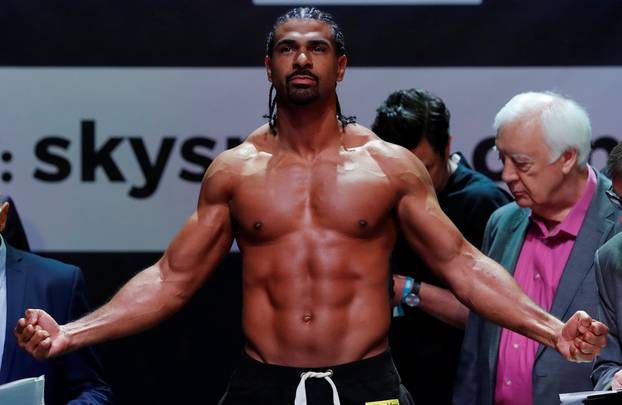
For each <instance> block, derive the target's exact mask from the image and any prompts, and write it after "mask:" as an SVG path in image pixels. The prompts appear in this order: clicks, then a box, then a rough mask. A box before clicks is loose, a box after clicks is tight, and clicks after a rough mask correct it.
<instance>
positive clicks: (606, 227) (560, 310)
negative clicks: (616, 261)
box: [536, 175, 616, 360]
mask: <svg viewBox="0 0 622 405" xmlns="http://www.w3.org/2000/svg"><path fill="white" fill-rule="evenodd" d="M608 186H609V182H608V181H607V180H606V179H605V178H604V177H602V176H601V175H598V183H597V185H596V190H594V196H593V197H592V201H591V202H590V206H589V208H588V211H587V213H586V214H585V219H584V220H583V224H582V225H581V229H580V230H579V234H578V235H577V239H576V240H575V243H574V245H573V247H572V251H571V252H570V256H569V257H568V262H567V263H566V267H565V268H564V272H563V274H562V277H561V279H560V280H559V285H558V286H557V291H556V292H555V298H554V299H553V305H552V306H551V314H552V315H553V316H555V317H556V318H558V319H562V320H563V319H564V318H565V317H566V316H567V315H568V314H567V311H568V308H569V307H570V304H571V303H572V301H573V300H574V297H575V296H576V295H577V292H578V291H579V288H580V287H581V285H582V284H583V280H585V278H586V277H587V275H588V273H589V272H590V269H591V267H592V263H593V262H594V252H596V249H598V248H599V247H600V246H601V245H602V244H603V243H604V242H605V241H606V239H607V237H608V236H609V234H610V233H611V229H612V228H613V226H614V224H615V221H616V211H615V210H614V208H613V207H612V206H611V204H610V203H609V201H608V200H607V197H606V194H605V190H606V189H607V187H608ZM545 348H546V347H545V346H544V345H542V344H541V345H540V346H539V347H538V352H537V353H536V360H537V359H538V357H539V356H540V355H541V354H542V353H543V352H544V349H545Z"/></svg>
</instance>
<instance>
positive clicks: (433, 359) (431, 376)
mask: <svg viewBox="0 0 622 405" xmlns="http://www.w3.org/2000/svg"><path fill="white" fill-rule="evenodd" d="M449 120H450V113H449V110H448V109H447V107H446V106H445V103H444V102H443V100H442V99H441V98H440V97H438V96H436V95H434V94H432V93H430V92H429V91H426V90H422V89H404V90H397V91H395V92H393V93H391V94H390V95H389V97H387V99H386V100H385V101H384V102H383V103H382V105H381V106H380V107H378V109H377V114H376V119H375V120H374V123H373V125H372V130H373V131H374V132H375V133H376V134H377V135H378V136H379V137H380V138H382V139H383V140H385V141H388V142H391V143H394V144H396V145H400V146H402V147H404V148H406V149H408V150H410V151H411V152H412V153H414V154H415V156H417V157H418V158H419V159H420V160H421V162H422V163H423V164H424V166H425V167H426V169H427V170H428V173H430V177H431V178H432V184H434V190H435V191H436V195H437V198H438V202H439V205H440V207H441V209H442V210H443V212H444V213H445V214H446V215H447V216H448V217H449V219H450V220H451V222H453V223H454V225H456V227H457V228H458V229H459V230H460V232H461V233H462V234H463V235H464V237H465V238H466V239H467V240H468V241H469V242H471V243H472V244H473V245H474V246H475V247H477V248H478V249H479V248H480V247H481V244H482V238H483V236H484V229H485V228H486V222H488V218H489V217H490V214H492V213H493V211H495V210H496V209H497V208H499V207H501V206H503V205H505V204H507V203H509V202H510V201H511V200H512V199H511V197H510V195H509V194H508V193H507V192H506V191H505V190H503V189H501V188H500V187H499V186H497V185H496V184H495V183H494V182H493V181H492V180H490V179H489V178H487V177H486V176H484V175H482V174H480V173H477V172H476V171H474V170H472V169H471V168H470V167H468V166H467V164H466V162H465V160H464V158H463V157H462V156H461V154H459V153H456V154H454V155H451V156H450V153H449V152H450V150H451V141H452V137H451V135H450V134H449ZM391 268H392V271H393V273H394V274H399V275H402V276H407V277H408V278H406V279H402V278H396V285H398V291H397V292H396V296H397V298H398V299H399V298H401V297H408V295H409V294H411V292H410V291H404V290H403V288H399V287H401V286H402V285H404V284H405V283H406V282H408V283H410V284H412V285H414V286H415V287H414V288H413V289H412V290H414V291H416V292H417V296H418V297H419V298H420V300H419V302H415V305H414V306H410V305H408V301H406V300H405V301H406V302H403V303H401V306H400V309H402V311H403V312H404V314H405V316H400V317H396V318H394V319H393V320H392V322H391V329H390V333H389V343H390V345H391V353H392V354H393V357H394V359H395V364H396V365H397V368H398V370H399V371H400V376H401V377H402V382H403V383H404V385H405V386H406V387H407V388H408V390H409V391H410V392H411V393H412V395H413V398H414V399H415V402H417V403H420V404H436V405H442V404H450V403H451V398H452V389H451V388H453V384H454V380H455V376H456V368H457V367H458V357H459V355H460V347H461V345H462V337H463V329H464V325H465V324H466V320H467V317H468V313H469V312H468V308H467V307H466V306H464V305H463V304H462V303H460V301H458V300H457V299H456V298H455V297H454V296H453V294H451V292H449V291H447V288H448V286H447V284H446V283H445V282H444V281H443V280H440V279H439V278H438V277H437V276H436V275H435V274H434V273H432V272H431V271H430V270H429V269H428V267H427V266H426V265H425V263H424V262H423V261H422V260H421V258H420V257H419V256H418V255H417V253H415V252H414V251H413V250H412V249H411V248H410V245H409V244H408V242H407V241H406V240H405V238H404V237H403V235H401V234H400V235H398V239H397V242H396V245H395V249H394V250H393V254H392V256H391ZM404 293H405V294H404ZM421 330H425V331H426V333H421ZM422 363H425V364H426V367H421V364H422ZM439 381H441V382H442V383H441V384H439ZM439 387H447V389H443V390H439Z"/></svg>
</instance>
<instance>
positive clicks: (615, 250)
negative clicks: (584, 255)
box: [597, 233, 622, 264]
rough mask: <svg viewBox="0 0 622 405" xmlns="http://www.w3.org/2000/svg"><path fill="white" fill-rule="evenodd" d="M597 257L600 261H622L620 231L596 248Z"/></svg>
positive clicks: (621, 236) (621, 234)
mask: <svg viewBox="0 0 622 405" xmlns="http://www.w3.org/2000/svg"><path fill="white" fill-rule="evenodd" d="M597 254H598V258H599V260H600V261H601V264H602V263H605V262H607V261H609V262H615V263H620V262H622V233H618V234H616V235H614V236H613V237H612V238H611V239H609V240H608V241H607V242H605V244H603V245H602V246H601V247H600V248H598V250H597Z"/></svg>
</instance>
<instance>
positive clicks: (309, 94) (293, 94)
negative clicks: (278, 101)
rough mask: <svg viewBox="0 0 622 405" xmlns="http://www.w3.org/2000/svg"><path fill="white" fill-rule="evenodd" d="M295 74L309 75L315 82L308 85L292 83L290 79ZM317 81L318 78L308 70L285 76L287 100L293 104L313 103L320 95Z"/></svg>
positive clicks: (318, 80)
mask: <svg viewBox="0 0 622 405" xmlns="http://www.w3.org/2000/svg"><path fill="white" fill-rule="evenodd" d="M296 76H309V77H312V78H313V79H315V82H314V83H313V84H311V85H308V86H304V85H296V84H292V82H291V81H290V80H291V79H293V78H295V77H296ZM319 83H320V79H319V78H318V77H317V76H316V75H315V74H313V73H311V72H310V71H308V70H303V71H299V72H294V73H292V74H291V75H289V76H288V77H287V82H286V89H287V100H288V101H289V102H291V103H292V104H295V105H307V104H311V103H313V102H314V101H315V100H317V99H318V98H319V97H320V91H319Z"/></svg>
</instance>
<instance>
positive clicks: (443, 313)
mask: <svg viewBox="0 0 622 405" xmlns="http://www.w3.org/2000/svg"><path fill="white" fill-rule="evenodd" d="M405 281H406V277H404V276H401V275H397V274H394V275H393V299H392V304H393V306H394V307H395V306H398V305H400V304H401V300H402V297H403V296H404V288H405V284H406V282H405ZM418 295H419V299H420V301H419V304H418V305H417V308H418V309H420V310H422V311H425V312H427V313H428V314H430V315H432V316H433V317H435V318H436V319H439V320H440V321H442V322H445V323H446V324H449V325H451V326H453V327H455V328H460V329H464V327H465V325H466V321H467V318H468V316H469V309H468V308H467V307H466V306H464V304H462V303H461V302H460V301H458V299H457V298H456V297H455V295H453V294H452V293H451V291H449V290H447V289H445V288H441V287H437V286H435V285H432V284H428V283H421V286H420V289H419V293H418Z"/></svg>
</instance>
